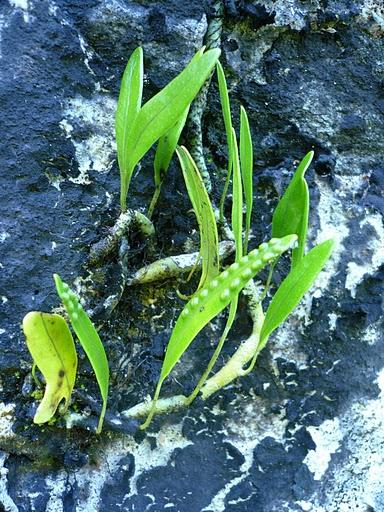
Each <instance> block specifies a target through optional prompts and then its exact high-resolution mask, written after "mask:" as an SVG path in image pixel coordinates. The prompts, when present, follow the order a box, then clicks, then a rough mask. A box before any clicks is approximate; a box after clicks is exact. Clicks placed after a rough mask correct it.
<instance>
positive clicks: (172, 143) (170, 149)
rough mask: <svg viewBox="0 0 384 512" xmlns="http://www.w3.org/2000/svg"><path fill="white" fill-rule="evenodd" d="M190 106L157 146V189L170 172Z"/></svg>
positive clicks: (155, 166)
mask: <svg viewBox="0 0 384 512" xmlns="http://www.w3.org/2000/svg"><path fill="white" fill-rule="evenodd" d="M188 112H189V106H188V107H187V108H186V109H185V111H184V112H183V114H182V116H181V117H180V119H178V121H177V122H176V124H175V125H174V126H172V128H171V129H170V130H169V131H168V132H167V133H165V134H164V135H163V136H162V137H160V140H159V143H158V145H157V149H156V154H155V161H154V171H155V185H156V187H160V186H161V184H162V182H163V180H164V176H165V175H166V173H167V171H168V167H169V164H170V163H171V159H172V155H173V153H174V152H175V149H176V146H177V143H178V142H179V138H180V135H181V132H182V131H183V128H184V125H185V122H186V120H187V117H188Z"/></svg>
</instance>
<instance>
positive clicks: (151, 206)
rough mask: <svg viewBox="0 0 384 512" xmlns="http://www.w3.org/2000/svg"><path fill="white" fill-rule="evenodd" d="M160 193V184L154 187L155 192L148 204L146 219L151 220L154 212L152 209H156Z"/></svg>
mask: <svg viewBox="0 0 384 512" xmlns="http://www.w3.org/2000/svg"><path fill="white" fill-rule="evenodd" d="M160 192H161V183H160V184H159V185H157V186H156V188H155V191H154V193H153V196H152V199H151V202H150V204H149V207H148V212H147V217H148V219H151V218H152V215H153V211H154V209H155V207H156V204H157V201H158V199H159V196H160Z"/></svg>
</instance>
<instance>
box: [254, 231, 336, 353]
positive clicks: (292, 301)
mask: <svg viewBox="0 0 384 512" xmlns="http://www.w3.org/2000/svg"><path fill="white" fill-rule="evenodd" d="M333 246H334V242H333V240H327V241H326V242H323V243H321V244H319V245H317V246H316V247H314V248H313V249H312V250H311V251H309V253H308V254H307V255H306V256H304V257H303V259H302V260H301V261H300V262H299V263H298V264H297V265H296V266H295V268H294V269H292V270H291V272H290V273H289V274H288V276H287V277H286V278H285V279H284V281H283V282H282V283H281V285H280V286H279V289H278V290H277V292H276V293H275V295H274V296H273V299H272V301H271V303H270V304H269V307H268V309H267V313H266V315H265V319H264V323H263V327H262V329H261V333H260V344H259V347H260V348H259V349H258V351H259V350H261V348H263V347H264V345H265V343H266V342H267V339H268V337H269V336H270V334H271V333H272V332H273V331H274V330H275V329H277V327H278V326H279V325H280V324H282V323H283V322H284V320H285V319H286V318H287V317H288V315H289V314H290V313H291V312H292V311H293V310H294V309H295V307H296V306H297V305H298V304H299V302H300V301H301V299H302V298H303V296H304V295H305V293H306V292H307V291H308V290H309V289H310V287H311V286H312V284H313V282H314V281H315V279H316V277H317V276H318V274H319V273H320V271H321V270H322V268H323V267H324V265H325V264H326V263H327V261H328V259H329V257H330V256H331V253H332V249H333Z"/></svg>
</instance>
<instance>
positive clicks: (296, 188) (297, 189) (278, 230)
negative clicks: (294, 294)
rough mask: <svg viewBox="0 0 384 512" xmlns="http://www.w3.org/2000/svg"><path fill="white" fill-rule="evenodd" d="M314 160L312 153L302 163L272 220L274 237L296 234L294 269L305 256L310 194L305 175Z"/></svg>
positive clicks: (293, 252) (293, 253) (293, 255)
mask: <svg viewBox="0 0 384 512" xmlns="http://www.w3.org/2000/svg"><path fill="white" fill-rule="evenodd" d="M312 158H313V151H310V152H309V153H307V154H306V155H305V157H304V158H303V159H302V161H301V162H300V164H299V166H298V168H297V170H296V172H295V174H294V176H293V178H292V180H291V182H290V184H289V185H288V188H287V190H286V191H285V193H284V195H283V196H282V198H281V199H280V201H279V203H278V205H277V207H276V209H275V212H274V214H273V218H272V236H273V237H281V236H285V235H287V234H289V233H295V234H296V235H297V236H298V238H299V245H298V247H297V248H296V249H294V250H293V251H292V268H294V267H295V266H296V265H297V264H298V263H299V262H300V260H301V259H302V258H303V256H304V252H305V243H306V238H307V229H308V213H309V192H308V185H307V182H306V181H305V178H304V175H305V172H306V170H307V169H308V167H309V165H310V163H311V161H312Z"/></svg>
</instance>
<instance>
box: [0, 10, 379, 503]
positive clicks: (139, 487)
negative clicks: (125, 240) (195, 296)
mask: <svg viewBox="0 0 384 512" xmlns="http://www.w3.org/2000/svg"><path fill="white" fill-rule="evenodd" d="M224 7H225V14H224V32H223V39H222V50H223V53H222V62H223V65H224V68H225V71H226V73H227V76H228V82H229V86H230V90H231V97H232V100H233V104H234V114H235V118H236V121H235V124H236V126H238V122H237V118H238V110H239V105H240V104H242V105H244V106H245V107H246V109H247V110H248V113H249V116H250V121H251V129H252V134H253V140H254V146H255V186H256V194H255V196H256V197H255V211H254V216H253V239H252V244H253V245H255V244H256V243H259V242H260V241H262V240H263V239H265V238H267V237H268V224H269V223H270V220H271V212H272V208H273V206H274V205H275V204H276V200H277V197H278V196H279V194H281V192H282V191H283V189H284V187H285V185H286V184H287V182H288V180H289V178H290V176H291V175H292V172H293V169H294V164H295V163H297V160H298V159H300V158H301V157H302V156H303V155H304V154H305V153H306V152H307V151H308V150H310V149H314V150H315V155H316V156H315V161H314V164H313V165H312V166H311V169H310V171H309V172H308V175H307V177H308V181H309V186H310V193H311V200H312V208H311V230H310V234H309V236H310V240H311V241H312V242H315V241H320V240H323V239H325V238H328V237H329V236H333V237H334V238H335V239H336V241H337V243H338V246H337V249H336V251H335V253H334V257H333V260H332V262H331V263H330V264H329V265H328V267H327V269H326V271H325V272H323V273H322V275H321V276H320V278H319V280H318V281H317V283H316V286H315V287H314V288H313V289H312V291H311V293H310V294H309V295H308V296H307V298H306V299H305V300H304V301H303V303H302V305H301V306H300V307H299V308H298V309H297V311H296V313H295V315H293V316H292V317H291V319H290V320H289V321H288V322H287V323H286V324H285V326H284V327H282V328H281V329H280V330H279V331H278V332H277V333H276V335H275V336H274V337H273V339H272V340H271V342H270V343H269V345H268V347H267V348H266V349H265V350H264V352H263V353H262V355H261V357H260V359H259V361H258V364H257V367H256V370H255V371H254V372H253V373H252V374H251V375H249V376H248V377H247V378H245V379H243V380H241V381H239V382H236V383H234V385H232V386H230V387H229V389H226V390H224V391H222V392H220V393H219V394H218V395H216V396H213V397H212V398H211V399H209V401H207V402H206V403H202V402H198V401H197V402H196V403H195V404H194V405H193V406H192V407H191V408H190V409H189V410H187V411H180V412H178V413H174V414H171V415H169V416H165V417H159V418H156V420H155V421H154V423H153V425H152V427H151V430H150V432H148V433H147V434H142V433H139V432H138V431H137V430H136V429H135V425H134V424H127V423H126V422H124V421H121V422H120V423H119V422H116V421H115V422H114V421H113V420H114V418H115V420H116V419H119V416H118V413H119V411H122V410H123V409H126V408H128V407H130V406H132V405H134V404H135V403H137V402H138V401H140V400H142V399H143V398H144V397H145V396H146V395H147V394H148V393H151V392H152V391H153V387H154V385H155V382H156V378H157V376H158V374H159V370H160V366H161V360H162V355H163V351H164V347H165V345H166V342H167V340H168V337H169V334H170V330H171V328H172V325H173V322H174V319H175V316H176V315H177V313H178V311H180V307H181V302H180V301H179V300H178V299H177V296H176V293H175V288H176V284H175V283H167V284H164V285H162V286H157V287H153V288H150V287H146V288H136V289H134V290H128V291H127V293H126V294H125V295H124V297H123V300H122V302H121V303H120V305H119V306H118V308H117V309H116V310H115V312H114V314H113V316H112V317H111V318H110V320H109V322H108V323H106V324H105V325H104V327H103V330H102V331H101V335H102V338H103V340H104V341H105V344H106V347H107V350H108V354H109V357H110V362H111V370H112V384H111V399H110V407H109V411H110V412H109V415H110V416H109V421H107V424H106V427H105V430H104V433H103V434H102V435H101V436H100V437H99V438H96V437H95V436H94V435H93V434H92V433H90V432H88V431H87V430H86V429H84V428H80V427H73V428H72V429H66V428H65V424H64V422H63V420H60V421H58V422H57V424H56V425H53V426H46V427H43V428H42V427H37V426H33V425H32V417H33V413H34V408H35V407H36V404H35V402H34V400H33V398H32V397H31V395H30V392H31V390H32V385H31V382H30V378H29V376H28V375H29V370H30V357H29V355H28V353H27V350H26V347H25V343H24V339H23V336H22V334H21V331H20V327H19V325H20V322H21V320H22V317H23V316H24V314H25V313H26V312H28V311H29V310H32V309H39V310H45V311H49V310H51V308H52V307H55V306H57V305H58V300H57V297H56V294H55V291H54V286H53V281H52V278H51V275H52V273H53V272H60V273H61V274H62V276H63V278H65V280H66V281H69V282H74V281H75V279H76V278H78V276H82V278H83V279H85V278H86V277H87V276H86V272H85V270H84V268H83V264H84V262H85V260H86V258H87V254H88V251H89V245H90V244H91V243H93V242H96V241H97V240H98V239H99V238H100V237H101V236H102V235H103V234H105V232H106V230H107V228H108V226H110V225H112V224H113V222H114V219H115V218H116V216H117V215H118V194H119V177H118V170H117V165H116V155H115V146H114V129H113V123H114V120H113V119H114V111H115V106H116V100H117V95H118V90H119V83H120V77H121V75H122V72H123V69H124V66H125V63H126V61H127V59H128V56H129V55H130V53H131V51H132V50H133V49H134V48H135V47H136V46H137V45H142V46H143V48H144V52H145V72H146V77H145V78H146V79H145V98H146V99H147V98H149V97H150V96H151V95H152V94H154V93H155V92H156V91H157V90H158V89H159V88H160V87H162V86H164V84H166V83H167V81H169V80H170V79H171V78H172V77H173V76H174V75H175V74H176V73H177V72H178V71H180V70H181V69H182V67H183V66H184V65H185V64H186V62H187V61H188V59H189V58H190V57H191V56H192V54H193V53H194V51H195V50H196V49H198V48H199V47H201V45H202V44H203V38H204V35H205V32H206V29H207V23H208V20H209V17H210V14H211V10H212V5H210V3H209V2H208V1H207V2H204V1H202V0H191V1H189V2H181V1H179V0H153V1H152V0H138V1H136V2H133V1H130V0H81V1H80V0H56V1H53V0H2V1H1V2H0V106H1V108H0V117H1V121H2V122H1V126H2V134H1V141H0V162H1V173H0V180H1V186H0V194H1V202H0V209H1V230H0V242H1V244H0V250H1V258H0V262H1V269H0V271H1V301H2V307H1V311H0V318H1V330H0V337H1V339H0V450H2V451H0V466H1V471H0V510H7V511H12V512H13V511H20V512H27V511H32V510H35V511H47V512H48V511H51V512H52V511H64V512H70V511H78V512H79V511H84V512H85V511H87V512H90V511H96V510H103V511H104V510H108V511H117V510H127V511H131V510H132V511H138V512H144V511H146V510H148V511H149V510H150V511H156V512H159V511H163V510H167V511H168V510H171V511H172V510H174V511H178V512H200V511H206V512H222V511H227V512H245V511H258V512H274V511H276V512H277V511H278V512H282V511H287V512H288V511H289V512H293V511H295V512H296V511H312V512H346V511H353V512H369V511H371V512H372V511H374V512H382V511H384V489H383V484H382V482H383V481H384V465H383V462H382V461H383V459H384V413H383V411H384V350H383V348H384V339H383V335H382V327H383V324H382V315H383V304H382V291H383V262H384V251H383V244H384V229H383V221H382V215H383V209H384V199H383V188H384V166H383V161H384V159H383V156H384V154H383V153H384V150H383V138H384V129H383V115H384V61H383V50H384V45H383V35H384V8H383V5H382V2H381V1H380V0H355V1H354V2H351V1H349V0H307V1H301V0H269V1H268V0H265V1H263V0H260V1H258V2H256V1H247V0H227V1H226V2H225V6H224ZM204 135H205V151H206V160H207V163H208V168H209V170H210V172H211V175H212V179H213V182H214V189H215V193H214V194H215V195H216V198H217V197H218V196H219V193H220V190H221V186H222V180H223V174H224V170H223V169H224V168H225V156H226V150H225V144H224V141H225V134H224V131H223V123H222V121H221V117H220V112H219V100H218V94H217V87H216V85H215V84H214V83H213V84H212V86H211V90H210V94H209V101H208V106H207V110H206V112H205V117H204ZM184 143H185V144H186V145H188V136H187V135H185V136H184ZM152 157H153V154H152V155H149V156H148V157H146V158H145V159H144V161H143V165H142V170H141V173H140V175H139V176H136V177H135V179H134V180H133V182H132V188H131V191H130V197H129V202H130V206H132V207H137V208H144V207H145V206H147V205H148V202H149V200H150V197H151V194H152V189H153V185H152V167H151V159H152ZM183 190H184V187H183V184H182V181H181V177H180V172H179V171H178V169H177V167H176V165H174V166H173V168H172V169H171V171H170V175H169V177H168V179H167V182H166V184H165V185H164V189H163V192H162V196H161V200H160V203H159V207H158V209H157V213H156V214H155V217H154V222H155V226H156V229H157V234H158V240H157V251H158V254H157V256H158V257H160V256H164V255H167V254H177V253H180V252H184V251H185V250H186V248H188V250H191V249H192V248H193V249H195V248H196V242H197V239H196V236H195V235H193V234H192V231H193V229H195V228H196V226H195V223H194V219H193V217H192V216H190V215H186V206H185V205H186V204H188V201H187V199H186V195H185V193H184V192H183ZM141 242H142V241H141V240H137V239H135V238H134V237H133V239H132V240H130V244H131V254H132V256H131V260H130V265H131V266H132V268H136V267H139V266H140V265H141V264H142V262H143V260H145V259H146V258H147V257H148V255H146V252H145V248H144V249H143V247H142V243H141ZM112 275H113V274H112ZM277 279H279V275H278V274H277ZM77 283H78V284H80V281H79V279H77ZM102 292H103V290H102ZM102 292H101V296H100V300H102V298H103V297H102ZM104 292H105V291H104ZM223 320H224V318H221V320H220V321H218V322H216V323H215V324H214V325H213V326H212V327H211V328H209V329H208V330H206V331H205V332H204V333H203V335H202V336H200V338H199V340H198V342H197V343H196V344H195V346H194V347H193V348H192V350H191V351H190V352H189V353H188V354H187V356H186V357H185V359H184V361H183V364H182V365H181V366H180V369H178V370H177V371H176V372H175V377H174V378H173V379H170V381H169V383H168V384H167V386H165V388H164V393H166V394H172V393H180V392H188V391H190V390H191V389H192V386H193V383H194V382H195V380H196V379H197V378H198V376H199V373H200V372H201V371H202V369H203V368H204V363H205V362H206V360H207V352H208V350H209V349H211V346H213V344H214V341H215V340H217V338H218V333H219V330H218V329H219V328H220V327H222V321H223ZM249 328H250V324H249V320H248V318H247V315H246V312H245V308H244V307H242V308H241V309H240V313H239V321H238V322H237V323H236V325H235V328H234V330H233V331H232V333H231V336H230V340H229V342H228V343H227V348H226V351H225V353H224V355H223V358H226V357H228V355H229V354H230V353H231V351H232V347H234V346H235V344H236V343H239V341H240V340H241V339H243V338H244V337H246V336H247V335H248V332H249ZM80 370H81V373H80V377H79V379H78V388H81V389H82V394H80V393H78V394H77V395H76V396H75V402H74V405H73V408H72V410H73V411H74V410H77V411H78V412H79V413H82V414H84V413H87V415H88V417H89V423H90V424H95V423H96V420H97V418H96V415H95V414H93V413H92V404H91V405H90V404H89V403H87V401H86V400H85V399H84V396H83V395H84V394H85V395H90V396H94V397H97V396H98V393H97V386H96V384H95V381H94V379H93V376H92V371H91V369H90V367H89V365H88V363H87V361H86V360H85V359H84V357H82V356H81V358H80ZM185 375H187V379H185ZM185 380H187V382H184V381H185ZM182 385H184V388H183V389H182ZM107 419H108V418H107Z"/></svg>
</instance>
